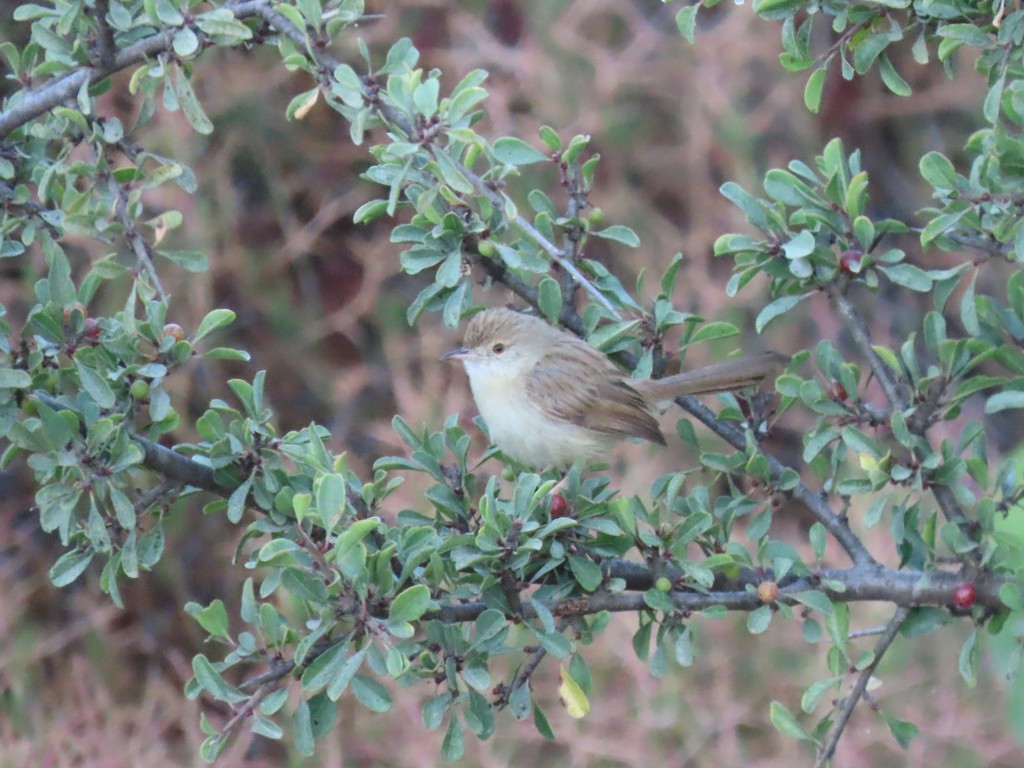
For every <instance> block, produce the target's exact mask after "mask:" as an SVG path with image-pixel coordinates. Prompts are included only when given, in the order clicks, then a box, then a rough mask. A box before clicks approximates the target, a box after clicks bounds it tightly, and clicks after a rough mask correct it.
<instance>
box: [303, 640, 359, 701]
mask: <svg viewBox="0 0 1024 768" xmlns="http://www.w3.org/2000/svg"><path fill="white" fill-rule="evenodd" d="M348 649H349V642H348V640H344V641H342V642H338V643H335V644H334V645H332V646H331V647H330V648H328V649H327V650H326V651H324V652H323V653H321V654H320V655H319V656H317V657H316V658H315V659H313V661H311V662H310V663H309V665H308V666H307V667H306V669H305V671H303V673H302V690H303V691H305V692H307V693H316V692H318V691H320V690H322V689H324V688H326V687H327V685H328V684H330V683H331V682H332V681H333V680H335V678H337V677H338V675H339V674H341V673H342V670H343V669H344V667H345V664H346V663H347V662H348ZM353 671H354V670H353Z"/></svg>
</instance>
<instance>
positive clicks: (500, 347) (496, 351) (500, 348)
mask: <svg viewBox="0 0 1024 768" xmlns="http://www.w3.org/2000/svg"><path fill="white" fill-rule="evenodd" d="M504 351H505V345H504V344H502V343H501V342H498V343H497V344H495V345H494V346H493V347H491V352H493V353H494V354H496V355H500V354H501V353H502V352H504Z"/></svg>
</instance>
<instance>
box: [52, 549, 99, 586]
mask: <svg viewBox="0 0 1024 768" xmlns="http://www.w3.org/2000/svg"><path fill="white" fill-rule="evenodd" d="M94 554H95V552H94V551H93V550H92V549H86V550H83V551H79V550H77V549H76V550H72V551H71V552H65V553H64V554H63V555H61V556H60V558H59V559H58V560H57V562H55V563H54V564H53V566H52V567H51V568H50V583H51V584H53V586H55V587H66V586H67V585H68V584H70V583H71V582H73V581H74V580H75V579H77V578H78V577H79V576H81V575H82V572H83V571H84V570H85V569H86V568H88V567H89V563H91V562H92V558H93V555H94Z"/></svg>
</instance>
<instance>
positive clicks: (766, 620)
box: [747, 605, 772, 635]
mask: <svg viewBox="0 0 1024 768" xmlns="http://www.w3.org/2000/svg"><path fill="white" fill-rule="evenodd" d="M771 623H772V607H771V606H770V605H762V606H760V607H758V608H755V609H754V610H752V611H751V612H750V613H749V614H747V631H748V632H750V634H752V635H760V634H761V633H762V632H764V631H765V630H766V629H768V625H769V624H771Z"/></svg>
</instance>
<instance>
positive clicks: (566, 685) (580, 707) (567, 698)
mask: <svg viewBox="0 0 1024 768" xmlns="http://www.w3.org/2000/svg"><path fill="white" fill-rule="evenodd" d="M559 672H561V673H562V684H561V685H560V686H558V698H559V699H561V700H562V705H563V706H564V707H565V711H566V712H568V713H569V717H575V718H576V719H577V720H579V719H582V718H584V717H586V716H587V715H588V714H589V713H590V702H589V701H588V700H587V694H585V693H584V692H583V689H582V688H580V687H579V685H578V684H577V683H576V681H575V680H573V679H572V676H571V675H570V674H569V672H568V670H567V669H566V668H565V667H560V668H559Z"/></svg>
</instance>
